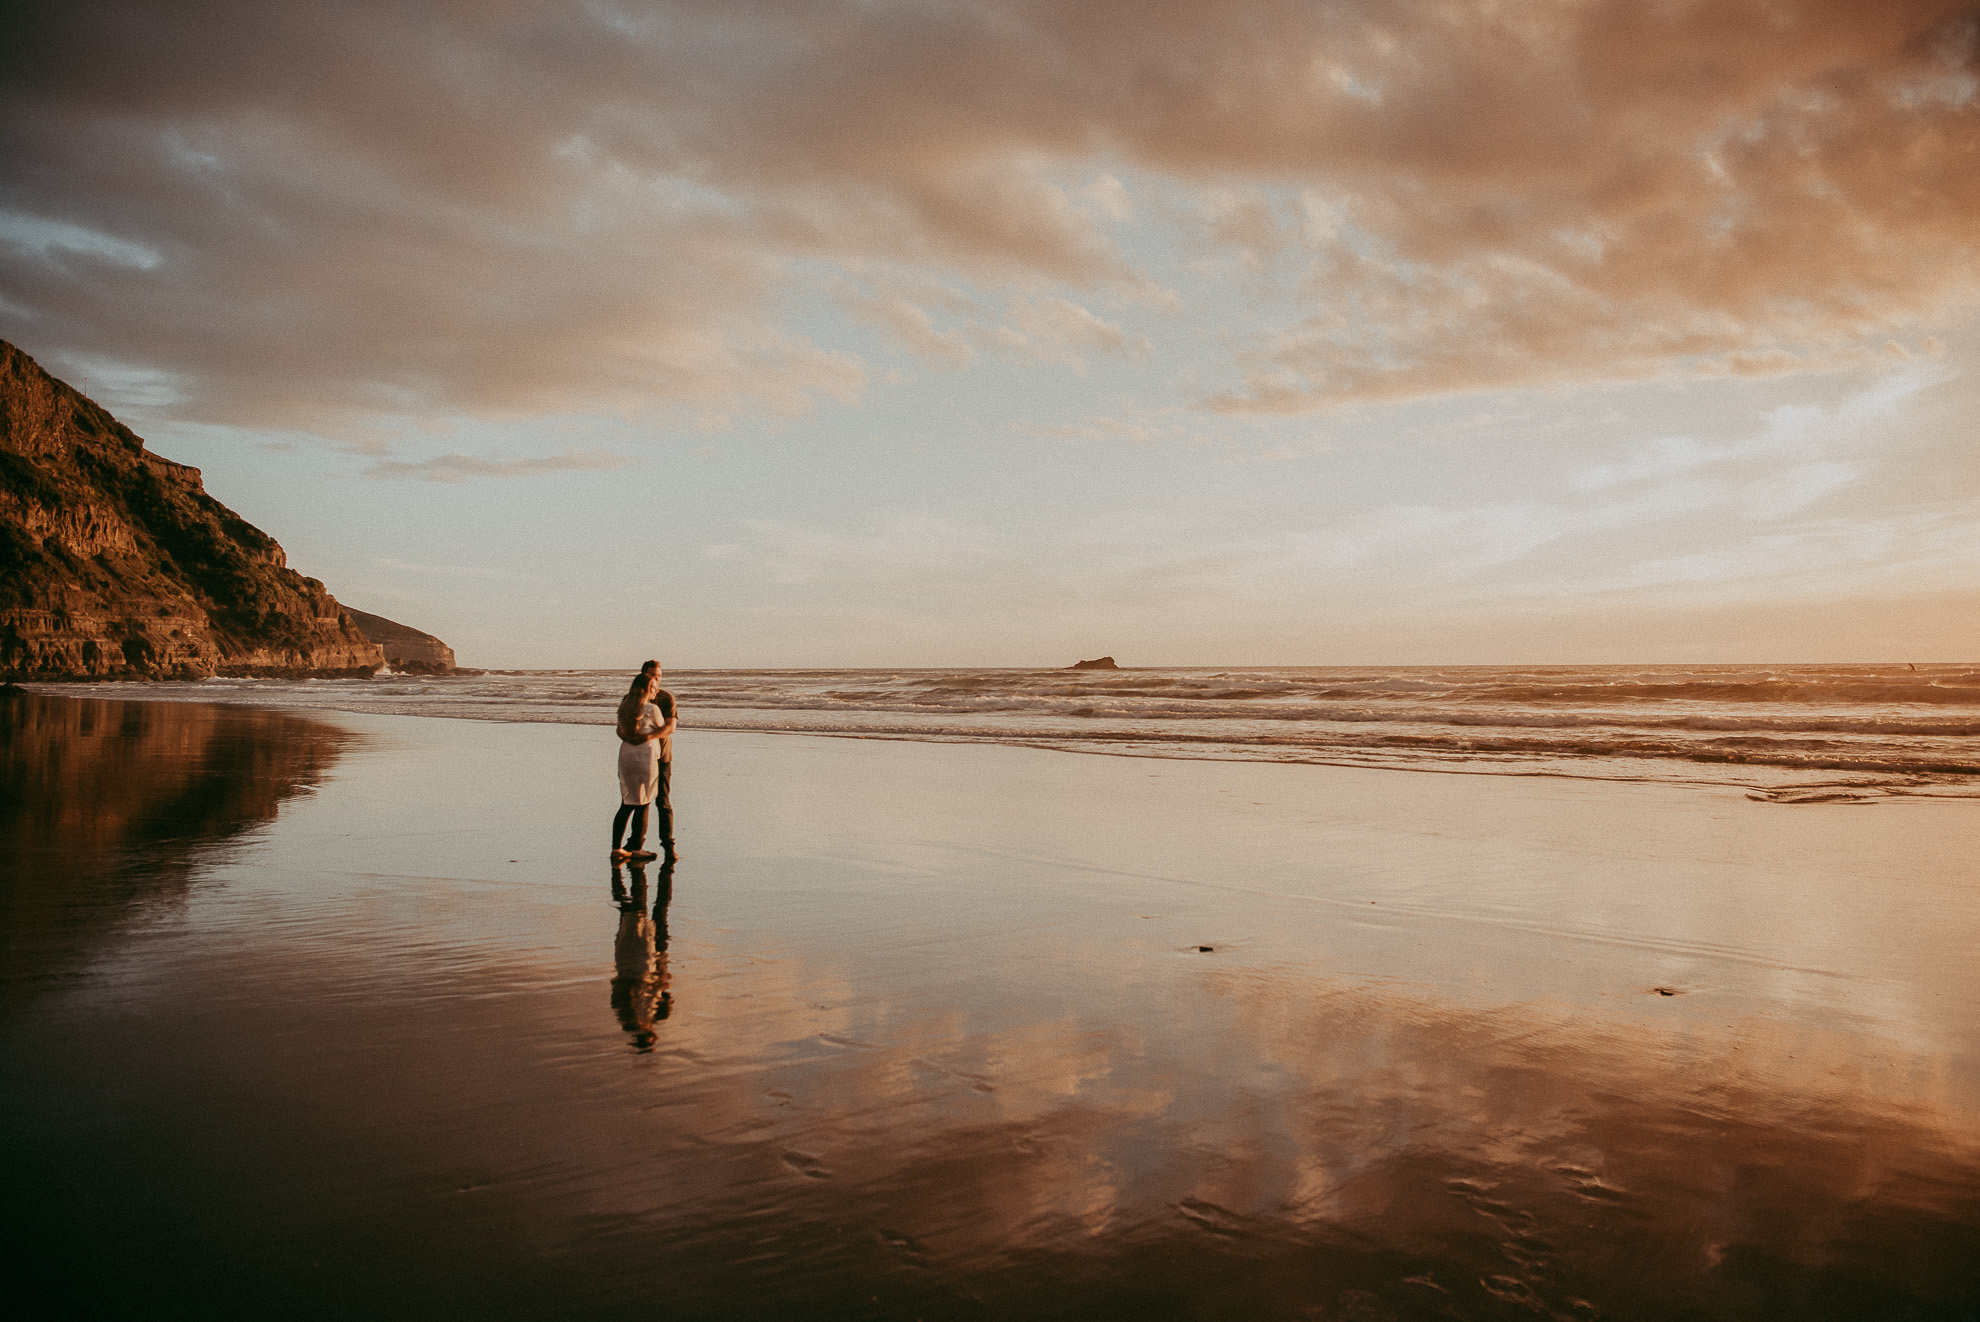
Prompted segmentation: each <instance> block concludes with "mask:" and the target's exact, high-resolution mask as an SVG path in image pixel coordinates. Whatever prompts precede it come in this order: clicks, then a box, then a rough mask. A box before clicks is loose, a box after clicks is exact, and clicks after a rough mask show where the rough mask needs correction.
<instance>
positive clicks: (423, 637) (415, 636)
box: [344, 606, 454, 675]
mask: <svg viewBox="0 0 1980 1322" xmlns="http://www.w3.org/2000/svg"><path fill="white" fill-rule="evenodd" d="M344 614H346V615H348V616H350V617H351V622H352V623H354V624H356V625H357V627H358V628H359V629H360V630H362V631H363V633H364V636H365V637H366V638H369V639H370V640H371V641H372V642H374V643H377V644H378V645H379V646H380V647H382V648H384V649H385V664H386V665H388V666H390V667H392V669H394V670H397V671H402V672H404V673H406V674H413V675H444V674H447V673H449V672H450V671H452V670H453V669H454V649H453V648H451V647H449V646H447V644H445V643H443V642H441V641H440V640H439V639H438V638H435V637H434V636H433V635H432V634H430V633H421V632H420V631H419V630H417V629H415V628H413V627H412V626H411V625H409V624H400V623H399V622H398V621H397V620H388V619H386V618H385V617H384V616H383V615H372V614H370V613H369V612H366V611H361V610H353V609H351V608H350V607H349V606H346V607H344Z"/></svg>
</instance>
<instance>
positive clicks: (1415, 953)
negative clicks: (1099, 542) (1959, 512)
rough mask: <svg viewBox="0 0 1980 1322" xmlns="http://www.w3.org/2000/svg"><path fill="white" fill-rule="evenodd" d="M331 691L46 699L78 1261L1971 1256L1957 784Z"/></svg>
mask: <svg viewBox="0 0 1980 1322" xmlns="http://www.w3.org/2000/svg"><path fill="white" fill-rule="evenodd" d="M327 719H328V718H326V720H325V721H318V720H312V719H307V718H304V717H302V716H300V715H297V714H294V713H277V712H259V711H255V710H252V709H244V708H213V707H202V706H197V705H191V704H136V703H121V702H105V701H95V700H90V701H82V702H74V701H67V700H61V699H34V700H32V701H31V702H30V703H26V704H21V703H15V704H10V705H9V706H7V707H5V708H0V732H4V740H3V741H0V743H4V756H0V790H4V791H5V793H4V794H0V804H4V805H5V806H4V807H0V814H4V816H0V826H4V827H5V829H6V831H7V834H8V836H9V838H10V847H9V848H8V850H7V851H6V852H5V854H4V855H0V898H3V899H4V905H5V916H6V919H7V921H6V924H5V929H4V934H0V956H4V962H0V972H3V973H4V981H3V982H0V1057H4V1059H6V1060H7V1061H8V1062H9V1067H8V1069H7V1070H6V1072H5V1074H4V1076H0V1114H4V1116H5V1125H4V1127H0V1159H4V1169H0V1188H4V1190H5V1192H4V1193H0V1199H4V1205H5V1206H6V1208H7V1214H8V1220H9V1222H10V1223H11V1229H12V1232H13V1233H12V1234H11V1236H10V1238H11V1240H12V1245H13V1247H12V1249H11V1252H12V1254H13V1255H14V1256H15V1257H16V1258H17V1259H18V1261H17V1262H16V1264H15V1266H14V1268H13V1269H12V1270H11V1272H10V1276H11V1277H12V1279H14V1280H17V1281H19V1280H28V1281H31V1282H38V1283H40V1284H41V1285H42V1286H44V1287H45V1289H44V1294H45V1293H47V1291H48V1290H55V1291H59V1292H60V1296H61V1299H62V1308H61V1309H60V1310H58V1311H61V1312H65V1313H69V1314H76V1313H88V1312H91V1311H93V1310H94V1309H101V1308H112V1307H115V1308H122V1309H132V1310H135V1311H136V1312H137V1314H138V1315H179V1314H184V1315H193V1316H212V1315H216V1314H233V1313H241V1314H243V1315H246V1314H250V1313H252V1314H266V1315H271V1316H322V1317H349V1316H357V1315H365V1316H386V1317H398V1316H405V1317H413V1316H420V1317H431V1316H443V1317H453V1316H459V1317H548V1316H556V1317H577V1318H612V1317H621V1316H626V1317H631V1316H640V1317H645V1318H651V1317H690V1318H696V1317H764V1316H791V1317H833V1318H838V1317H875V1318H911V1317H1068V1318H1095V1317H1100V1318H1106V1317H1123V1318H1126V1317H1211V1318H1223V1317H1231V1318H1237V1317H1246V1318H1251V1317H1330V1318H1331V1317H1341V1318H1412V1319H1413V1318H1433V1317H1458V1318H1526V1317H1535V1318H1540V1317H1557V1318H1593V1317H1617V1318H1777V1317H1832V1318H1860V1317H1880V1318H1881V1317H1895V1318H1903V1317H1917V1318H1945V1317H1962V1316H1973V1315H1975V1310H1976V1309H1980V1138H1976V1137H1975V1136H1976V1134H1980V1126H1977V1125H1976V1124H1975V1121H1976V1119H1980V999H1976V997H1975V995H1974V993H1975V991H1976V990H1980V972H1976V970H1980V894H1976V887H1975V886H1974V884H1973V880H1974V879H1973V875H1972V871H1971V864H1970V859H1971V858H1972V857H1973V856H1974V855H1975V853H1976V852H1980V850H1977V849H1976V846H1980V833H1977V832H1976V824H1975V821H1974V817H1975V814H1974V813H1973V812H1972V810H1971V807H1970V805H1968V804H1963V803H1957V802H1943V801H1942V802H1932V801H1921V800H1913V801H1898V802H1885V803H1881V804H1877V805H1874V806H1851V805H1808V806H1802V807H1796V808H1783V807H1780V806H1777V805H1764V804H1757V803H1751V802H1748V801H1746V800H1745V799H1744V798H1743V797H1742V796H1741V795H1740V794H1739V792H1738V791H1736V790H1717V791H1715V790H1704V789H1698V788H1690V787H1681V786H1651V785H1638V786H1614V785H1603V784H1597V783H1586V782H1575V781H1560V782H1552V781H1531V780H1504V779H1493V778H1486V777H1443V776H1423V775H1411V774H1406V773H1400V772H1381V771H1347V770H1340V769H1335V768H1327V767H1311V766H1276V765H1269V764H1249V765H1229V764H1215V763H1202V762H1164V763H1150V762H1148V761H1145V760H1140V761H1138V760H1133V759H1113V758H1058V757H1052V756H1050V755H1049V754H1046V753H1042V752H1038V751H1036V750H1031V749H1024V748H984V747H955V746H945V745H936V744H902V743H881V742H868V743H862V742H858V741H847V740H825V739H803V738H790V737H772V736H768V735H752V734H714V733H706V732H693V731H689V732H684V733H683V735H682V736H681V743H680V748H679V751H678V753H677V757H678V758H679V764H678V766H677V774H676V778H675V779H676V802H677V806H678V812H679V816H680V822H681V830H682V836H683V850H684V852H685V853H686V855H687V856H686V858H685V859H684V861H683V862H682V863H681V864H680V865H679V866H678V867H677V868H674V869H671V870H665V871H663V870H661V869H658V868H648V869H645V870H644V871H643V872H642V871H641V870H637V869H624V870H621V871H620V872H618V873H616V874H615V873H614V871H613V870H612V869H611V867H610V866H609V865H608V863H607V862H606V860H605V858H604V847H603V844H604V842H603V840H602V839H601V837H602V835H603V832H604V828H605V823H606V818H607V817H608V816H609V813H610V809H611V800H612V787H611V786H612V782H611V772H610V766H609V762H610V754H609V749H608V750H604V751H601V750H600V748H599V747H598V742H599V736H598V733H597V732H595V731H590V730H586V729H583V728H578V727H557V726H541V725H538V726H528V725H504V724H494V723H481V722H463V721H444V720H443V721H434V720H424V721H419V720H409V719H406V718H398V717H389V716H375V715H366V716H346V717H337V718H334V720H335V724H329V723H327ZM110 1241H114V1243H115V1268H116V1269H115V1270H111V1271H107V1270H104V1253H105V1245H106V1243H107V1242H110Z"/></svg>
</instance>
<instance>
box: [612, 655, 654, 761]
mask: <svg viewBox="0 0 1980 1322" xmlns="http://www.w3.org/2000/svg"><path fill="white" fill-rule="evenodd" d="M652 685H653V676H651V675H649V674H647V673H646V672H645V671H643V670H642V671H641V672H640V673H639V674H637V675H634V676H633V682H632V687H631V688H629V689H627V690H626V696H625V697H623V698H620V699H619V720H618V727H619V738H621V739H623V740H625V741H626V742H627V743H629V744H636V743H638V742H639V735H638V733H637V727H638V725H639V709H640V708H641V707H644V706H645V705H646V692H647V690H648V689H649V688H651V687H652Z"/></svg>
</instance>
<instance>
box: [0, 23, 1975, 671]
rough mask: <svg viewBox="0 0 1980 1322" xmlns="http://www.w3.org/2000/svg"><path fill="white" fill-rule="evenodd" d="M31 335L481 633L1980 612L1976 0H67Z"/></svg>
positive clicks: (37, 109) (841, 659) (365, 582)
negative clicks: (284, 0)
mask: <svg viewBox="0 0 1980 1322" xmlns="http://www.w3.org/2000/svg"><path fill="white" fill-rule="evenodd" d="M4 25H5V26H4V31H5V33H6V40H4V41H0V67H4V68H5V71H6V72H5V76H4V79H0V140H3V141H4V144H5V152H6V157H7V160H8V161H9V163H10V165H9V169H8V170H7V172H6V174H5V176H4V180H0V338H4V339H6V340H9V341H11V342H13V343H15V344H17V345H19V346H20V347H21V348H22V349H23V350H25V351H26V352H28V353H29V354H31V355H33V356H34V357H35V358H36V359H37V360H38V361H39V362H40V363H41V364H42V365H43V366H44V367H45V368H47V369H48V370H49V371H50V372H52V373H54V374H55V375H57V376H58V377H61V378H62V379H64V380H66V381H68V382H69V383H71V384H72V385H75V386H76V387H78V388H80V389H85V390H86V392H87V393H88V394H89V395H90V396H91V397H92V398H94V399H96V400H97V401H99V402H100V403H102V404H104V405H105V406H106V407H107V408H109V409H110V410H111V411H112V412H114V413H115V414H116V415H117V416H118V417H119V418H121V419H123V420H124V421H126V422H127V423H128V424H129V425H131V427H132V428H133V429H134V430H136V431H137V432H138V433H139V434H140V435H142V436H143V437H145V439H146V441H147V443H148V444H149V445H150V446H151V448H153V449H154V450H156V451H158V452H159V453H161V454H163V455H165V456H167V457H169V458H172V459H176V460H180V461H182V462H185V463H190V464H194V465H196V466H198V467H199V468H201V469H202V470H203V472H204V475H205V481H206V484H207V488H208V490H209V491H211V492H212V494H213V495H215V496H216V497H217V498H219V499H220V500H222V501H224V502H226V503H227V504H228V505H230V506H231V507H233V508H234V509H236V510H237V511H239V512H240V513H241V514H242V515H244V516H245V517H247V518H248V519H249V520H250V521H252V522H253V523H255V524H256V525H257V526H259V527H261V528H262V529H264V530H266V531H267V532H269V533H270V534H271V535H273V536H274V537H276V538H277V539H278V540H279V541H280V542H281V543H282V544H283V546H284V547H285V548H286V549H287V551H288V554H289V560H290V563H291V564H292V565H293V566H295V567H296V568H298V569H300V570H302V571H303V572H304V573H306V574H310V575H313V576H315V577H318V578H321V579H322V580H324V581H325V583H327V584H328V585H329V588H330V590H331V591H332V592H334V593H335V594H336V595H337V596H338V598H339V599H340V600H341V601H343V602H344V603H345V604H346V605H348V606H352V607H356V608H359V609H362V610H366V611H371V612H375V613H378V614H382V615H385V616H389V617H391V618H393V619H397V620H401V621H404V622H405V623H407V624H410V625H413V626H415V627H417V628H420V629H424V630H428V631H431V632H433V633H435V634H438V635H439V636H441V637H442V638H444V639H446V640H447V642H448V643H450V644H452V646H453V647H454V649H455V650H456V652H457V653H458V655H459V659H460V661H461V663H462V664H463V665H469V666H483V667H516V668H521V667H529V668H550V667H576V666H594V665H615V664H621V663H623V662H626V661H627V660H631V661H633V662H636V661H637V659H639V658H641V657H644V656H647V655H652V654H654V653H655V652H658V653H659V654H660V655H662V656H663V657H664V658H665V659H666V662H667V664H668V666H669V667H670V668H674V667H702V666H738V667H739V666H793V667H796V666H891V665H898V666H915V665H1014V666H1038V665H1065V664H1068V663H1070V662H1072V661H1074V660H1076V659H1079V658H1081V657H1091V656H1097V655H1100V654H1102V653H1109V654H1112V655H1114V656H1115V657H1117V658H1118V659H1119V660H1120V662H1121V663H1122V664H1123V665H1129V666H1133V665H1219V664H1252V665H1267V664H1278V665H1327V664H1352V665H1359V664H1465V663H1481V664H1482V663H1548V662H1562V663H1566V662H1614V663H1631V662H1640V663H1653V662H1798V661H1807V662H1819V661H1863V662H1897V663H1901V662H1931V661H1959V660H1969V659H1972V658H1974V657H1975V656H1976V655H1980V482H1976V477H1980V464H1977V463H1976V460H1975V458H1974V445H1973V442H1974V439H1975V418H1976V417H1977V416H1980V408H1976V405H1980V389H1977V388H1976V384H1975V383H1976V377H1977V372H1976V369H1980V261H1977V260H1976V259H1980V223H1976V218H1980V18H1976V16H1975V14H1974V12H1973V10H1972V7H1971V5H1968V4H1958V3H1948V2H1927V0H1893V3H1888V4H1882V5H1875V6H1869V5H1863V4H1860V3H1856V2H1855V0H1718V2H1715V3H1706V2H1705V0H1658V2H1650V0H1524V2H1521V3H1511V4H1486V3H1476V4H1455V3H1454V4H1437V5H1426V4H1411V3H1402V2H1401V0H1336V2H1332V3H1318V2H1316V3H1295V2H1294V0H1247V2H1245V3H1232V4H1225V5H1201V4H1190V3H1184V2H1182V0H1176V2H1174V3H1169V2H1166V0H1162V2H1156V0H1151V2H1148V3H1132V4H1130V3H1080V4H1071V5H1068V4H1060V3H1050V2H1049V0H1004V2H997V0H979V2H976V3H968V2H958V3H934V2H932V0H931V2H925V3H873V4H860V5H844V6H819V5H812V4H795V3H764V4H758V5H750V6H736V5H732V4H718V3H712V2H709V3H689V2H685V0H677V2H675V3H660V4H636V3H629V2H628V3H604V2H600V3H567V4H565V3H546V4H469V3H428V4H419V5H392V6H384V5H373V4H363V3H324V4H317V5H310V6H267V5H251V4H242V3H232V2H228V0H215V2H214V3H205V4H195V5H170V6H166V5H157V4H149V3H116V2H114V0H103V2H100V3H98V2H87V0H85V2H83V3H71V4H62V5H55V4H26V5H22V6H17V7H15V8H14V10H13V11H12V13H11V14H10V16H9V17H8V18H7V19H6V20H4Z"/></svg>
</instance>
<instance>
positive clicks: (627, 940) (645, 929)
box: [612, 863, 674, 1051]
mask: <svg viewBox="0 0 1980 1322" xmlns="http://www.w3.org/2000/svg"><path fill="white" fill-rule="evenodd" d="M631 870H632V889H631V890H630V891H629V890H627V889H626V881H625V878H624V876H622V875H621V873H620V870H619V869H618V868H617V867H614V868H613V869H612V899H613V901H614V902H615V903H616V904H617V905H618V906H619V931H618V934H617V935H616V936H614V937H613V938H612V969H613V972H612V1009H613V1011H614V1012H615V1013H616V1014H617V1015H618V1016H619V1027H621V1028H623V1029H625V1030H626V1031H627V1032H628V1033H631V1034H632V1044H633V1046H634V1047H635V1048H637V1049H638V1050H640V1051H651V1050H652V1049H653V1043H654V1041H655V1034H654V1032H653V1025H654V1024H655V1023H656V1022H657V1021H659V1020H662V1019H665V1018H666V1017H667V1016H668V1015H669V1014H671V1013H673V1008H674V993H673V991H672V986H673V977H672V975H670V974H669V973H668V972H667V904H668V902H669V901H671V900H672V899H673V898H674V866H673V864H671V863H663V864H661V866H660V874H659V876H658V877H657V878H655V885H654V889H653V909H652V912H651V913H650V914H649V913H648V912H647V906H646V868H645V867H644V866H642V865H641V864H638V863H635V864H633V865H632V869H631Z"/></svg>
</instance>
